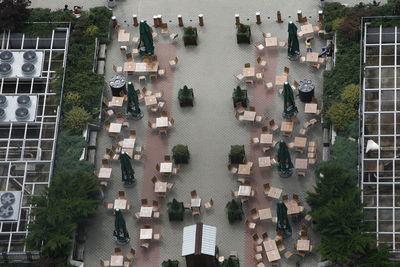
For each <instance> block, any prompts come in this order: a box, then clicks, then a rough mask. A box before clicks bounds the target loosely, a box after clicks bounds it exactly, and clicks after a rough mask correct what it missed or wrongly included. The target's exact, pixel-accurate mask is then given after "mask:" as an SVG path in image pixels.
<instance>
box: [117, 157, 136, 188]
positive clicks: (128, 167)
mask: <svg viewBox="0 0 400 267" xmlns="http://www.w3.org/2000/svg"><path fill="white" fill-rule="evenodd" d="M119 161H120V163H121V173H122V181H123V182H124V186H125V187H130V186H133V185H134V184H135V182H136V179H135V175H134V174H135V171H134V170H133V168H132V163H131V162H132V159H131V157H129V155H128V154H126V153H125V152H122V153H121V154H120V156H119Z"/></svg>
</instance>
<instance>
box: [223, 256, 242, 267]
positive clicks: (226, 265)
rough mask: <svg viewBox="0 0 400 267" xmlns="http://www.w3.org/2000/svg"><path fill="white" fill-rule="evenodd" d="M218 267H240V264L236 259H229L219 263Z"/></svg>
mask: <svg viewBox="0 0 400 267" xmlns="http://www.w3.org/2000/svg"><path fill="white" fill-rule="evenodd" d="M220 267H240V262H239V259H238V258H236V257H229V258H227V259H225V260H224V261H223V262H222V263H221V265H220Z"/></svg>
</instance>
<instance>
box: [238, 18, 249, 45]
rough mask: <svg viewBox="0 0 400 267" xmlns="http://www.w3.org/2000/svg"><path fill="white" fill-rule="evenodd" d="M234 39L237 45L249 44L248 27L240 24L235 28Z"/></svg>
mask: <svg viewBox="0 0 400 267" xmlns="http://www.w3.org/2000/svg"><path fill="white" fill-rule="evenodd" d="M236 28H237V31H236V38H237V43H238V44H250V38H251V30H250V25H245V24H242V23H240V24H239V25H237V26H236Z"/></svg>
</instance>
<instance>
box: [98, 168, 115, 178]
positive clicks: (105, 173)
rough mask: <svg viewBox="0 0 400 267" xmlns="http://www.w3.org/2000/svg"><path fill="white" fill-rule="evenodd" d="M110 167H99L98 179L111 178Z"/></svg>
mask: <svg viewBox="0 0 400 267" xmlns="http://www.w3.org/2000/svg"><path fill="white" fill-rule="evenodd" d="M111 172H112V168H100V170H99V175H98V177H99V178H100V179H105V178H107V179H109V178H111Z"/></svg>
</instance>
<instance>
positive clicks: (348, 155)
mask: <svg viewBox="0 0 400 267" xmlns="http://www.w3.org/2000/svg"><path fill="white" fill-rule="evenodd" d="M331 160H332V161H333V162H336V163H338V164H339V165H340V166H342V168H343V169H345V170H346V171H348V172H351V173H357V165H358V143H357V142H354V141H350V140H349V139H348V138H345V137H342V136H336V138H335V143H334V144H333V145H332V147H331Z"/></svg>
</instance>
